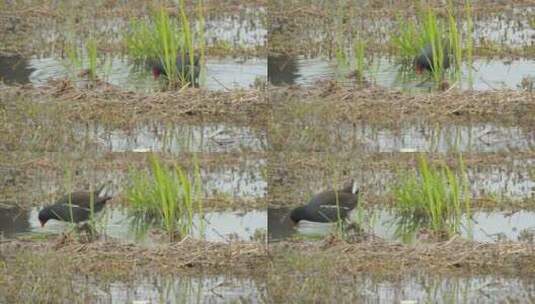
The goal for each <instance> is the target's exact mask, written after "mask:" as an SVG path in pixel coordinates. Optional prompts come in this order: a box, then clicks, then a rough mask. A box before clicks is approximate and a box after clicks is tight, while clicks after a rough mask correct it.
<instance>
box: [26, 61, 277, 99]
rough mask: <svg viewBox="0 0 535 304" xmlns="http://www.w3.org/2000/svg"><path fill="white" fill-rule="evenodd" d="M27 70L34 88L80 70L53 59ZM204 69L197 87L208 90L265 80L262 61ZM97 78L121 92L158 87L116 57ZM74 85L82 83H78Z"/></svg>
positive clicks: (218, 64)
mask: <svg viewBox="0 0 535 304" xmlns="http://www.w3.org/2000/svg"><path fill="white" fill-rule="evenodd" d="M85 62H87V60H85ZM27 67H28V68H29V69H31V70H33V72H32V73H31V74H30V76H29V81H30V82H31V83H32V84H34V85H36V86H40V85H44V84H46V82H47V81H48V79H63V78H69V79H74V80H76V79H78V77H77V76H76V75H77V74H78V72H76V71H79V70H81V69H73V68H72V67H71V66H70V65H69V63H68V62H67V61H65V60H60V59H59V58H55V57H48V58H32V59H30V60H29V61H28V64H27ZM204 68H205V71H206V78H205V79H204V80H202V79H201V86H202V87H206V88H208V89H210V90H230V89H235V88H249V87H252V86H253V85H254V84H255V81H257V79H260V80H262V79H263V80H266V79H267V64H266V60H265V59H262V58H251V59H247V60H240V59H232V58H223V59H207V62H206V66H205V67H204ZM97 76H98V77H99V79H102V80H104V81H107V82H109V83H110V84H113V85H116V86H119V87H121V88H123V89H125V90H141V91H153V90H156V89H158V87H159V85H160V84H159V83H160V81H158V80H154V79H153V76H152V72H151V71H150V69H142V68H136V67H134V66H133V65H132V64H131V63H130V62H129V61H128V60H127V59H124V58H120V57H107V58H103V59H102V64H101V65H100V69H99V70H97ZM78 81H79V82H84V81H83V80H81V79H78Z"/></svg>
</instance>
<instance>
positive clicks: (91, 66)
mask: <svg viewBox="0 0 535 304" xmlns="http://www.w3.org/2000/svg"><path fill="white" fill-rule="evenodd" d="M85 48H86V52H87V61H88V66H87V70H88V72H89V79H90V80H92V81H94V80H96V79H97V42H96V40H95V39H94V38H89V39H88V40H87V41H86V43H85Z"/></svg>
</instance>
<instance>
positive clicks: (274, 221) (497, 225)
mask: <svg viewBox="0 0 535 304" xmlns="http://www.w3.org/2000/svg"><path fill="white" fill-rule="evenodd" d="M290 210H291V209H288V208H270V209H268V234H269V239H270V240H280V239H284V238H288V237H290V236H292V235H302V236H307V237H312V238H316V237H323V236H326V235H328V234H330V233H332V232H333V231H334V229H335V228H336V227H335V225H334V224H332V223H314V222H308V221H301V222H299V224H298V225H296V226H295V227H294V226H293V224H292V223H291V221H290V219H289V218H288V214H289V212H290ZM361 212H363V213H362V214H361V215H357V212H356V211H355V212H354V213H353V214H351V215H350V218H351V219H353V220H352V221H358V218H362V219H363V221H362V222H361V223H360V226H361V228H363V229H364V231H365V232H366V233H367V234H369V235H372V236H376V237H379V238H382V239H386V240H390V241H399V240H401V238H402V237H404V238H406V239H418V238H422V237H425V236H423V235H417V232H414V233H410V234H405V235H403V236H401V235H399V234H397V233H396V230H397V229H398V228H399V226H398V225H397V222H396V221H395V219H396V217H395V215H394V214H393V213H392V212H389V211H387V210H383V209H377V210H364V211H361ZM534 219H535V212H530V211H518V212H515V213H506V212H480V211H478V212H474V213H473V214H472V216H471V218H470V219H468V218H467V217H464V218H463V219H462V232H461V236H462V237H463V238H467V239H472V240H474V241H477V242H496V241H504V240H509V241H531V242H533V240H535V221H534Z"/></svg>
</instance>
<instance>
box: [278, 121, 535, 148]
mask: <svg viewBox="0 0 535 304" xmlns="http://www.w3.org/2000/svg"><path fill="white" fill-rule="evenodd" d="M281 115H284V114H283V113H281ZM288 125H291V126H295V127H288ZM279 126H280V127H279ZM270 133H271V134H272V136H271V139H272V140H271V142H270V144H271V145H272V146H273V148H274V149H283V148H284V149H285V150H299V151H306V150H312V151H333V152H338V151H350V150H364V151H366V152H373V153H375V152H381V153H382V152H431V153H451V152H463V153H467V152H470V153H480V152H508V151H515V150H530V149H533V148H534V147H535V129H533V128H530V127H529V126H521V125H514V126H510V125H502V124H499V123H471V122H460V123H436V122H432V121H428V120H418V121H412V122H402V123H392V124H390V125H382V124H379V123H377V122H372V121H358V122H354V123H347V122H338V123H332V122H329V121H325V120H323V119H318V118H316V117H314V116H313V115H310V116H304V117H302V118H299V119H297V118H293V121H288V120H286V121H279V122H276V123H274V125H273V130H272V131H270Z"/></svg>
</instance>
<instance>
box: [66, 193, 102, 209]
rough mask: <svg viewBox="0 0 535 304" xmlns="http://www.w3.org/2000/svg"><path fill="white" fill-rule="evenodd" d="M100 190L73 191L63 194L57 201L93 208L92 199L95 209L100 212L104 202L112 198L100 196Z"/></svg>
mask: <svg viewBox="0 0 535 304" xmlns="http://www.w3.org/2000/svg"><path fill="white" fill-rule="evenodd" d="M98 192H99V191H95V192H84V191H78V192H72V193H70V194H67V195H65V196H63V197H62V198H60V199H59V200H58V201H57V202H56V205H69V204H72V205H76V206H79V207H80V208H86V209H90V208H91V201H93V210H94V211H95V212H98V211H100V210H101V209H102V208H103V207H104V204H105V203H106V201H107V200H109V199H110V198H109V197H107V196H100V197H99V196H98V195H99V193H98Z"/></svg>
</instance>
